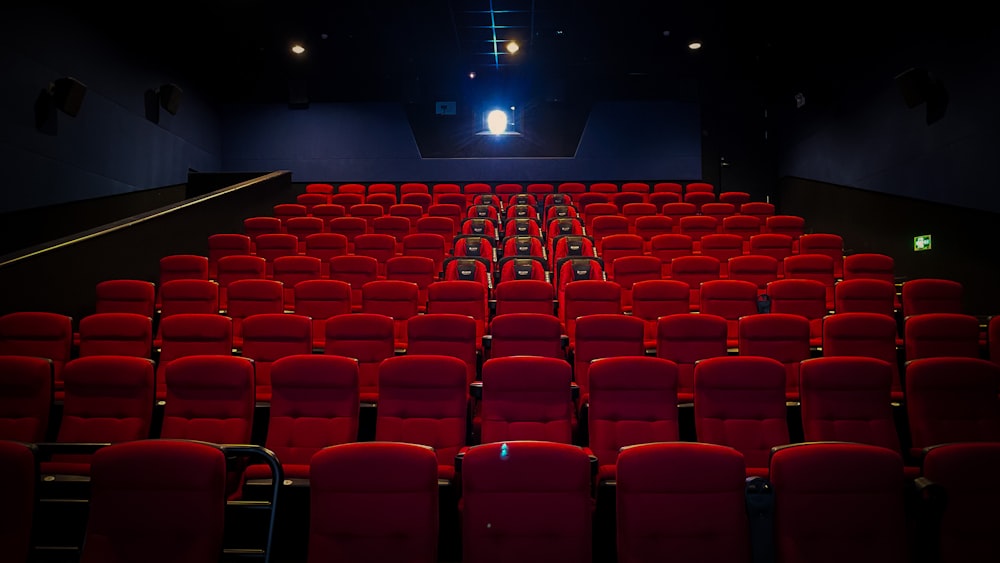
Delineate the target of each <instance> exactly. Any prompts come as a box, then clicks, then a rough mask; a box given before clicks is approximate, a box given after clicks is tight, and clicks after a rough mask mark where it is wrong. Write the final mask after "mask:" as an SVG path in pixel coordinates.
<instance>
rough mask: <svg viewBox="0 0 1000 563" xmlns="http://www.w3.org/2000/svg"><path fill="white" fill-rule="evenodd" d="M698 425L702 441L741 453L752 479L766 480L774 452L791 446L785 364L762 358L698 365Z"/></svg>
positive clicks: (718, 359) (723, 358)
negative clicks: (770, 459)
mask: <svg viewBox="0 0 1000 563" xmlns="http://www.w3.org/2000/svg"><path fill="white" fill-rule="evenodd" d="M694 421H695V433H696V434H697V436H698V441H699V442H708V443H713V444H719V445H722V446H730V447H732V448H735V449H737V450H739V451H740V452H741V453H742V454H743V457H744V458H745V459H746V466H747V476H748V477H749V476H758V477H764V478H767V477H768V459H769V457H770V454H771V448H773V447H776V446H781V445H784V444H788V443H789V442H790V439H789V431H788V413H787V410H786V407H785V366H784V365H782V363H781V362H779V361H778V360H775V359H773V358H766V357H760V356H720V357H715V358H706V359H703V360H701V361H699V362H698V363H696V364H695V366H694Z"/></svg>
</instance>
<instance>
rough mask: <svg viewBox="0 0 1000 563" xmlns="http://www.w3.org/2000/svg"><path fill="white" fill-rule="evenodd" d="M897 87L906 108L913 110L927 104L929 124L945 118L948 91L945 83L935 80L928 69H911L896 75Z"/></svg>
mask: <svg viewBox="0 0 1000 563" xmlns="http://www.w3.org/2000/svg"><path fill="white" fill-rule="evenodd" d="M896 85H897V86H898V87H899V93H900V94H902V96H903V101H904V102H905V103H906V107H908V108H910V109H913V108H915V107H917V106H919V105H920V104H924V103H926V104H927V124H928V125H930V124H932V123H934V122H935V121H938V120H939V119H941V118H942V117H944V113H945V110H946V109H947V108H948V90H947V89H946V88H945V87H944V82H942V81H941V80H940V79H936V78H933V77H932V76H931V75H930V73H929V72H927V70H926V69H922V68H910V69H907V70H905V71H903V72H901V73H899V74H898V75H896Z"/></svg>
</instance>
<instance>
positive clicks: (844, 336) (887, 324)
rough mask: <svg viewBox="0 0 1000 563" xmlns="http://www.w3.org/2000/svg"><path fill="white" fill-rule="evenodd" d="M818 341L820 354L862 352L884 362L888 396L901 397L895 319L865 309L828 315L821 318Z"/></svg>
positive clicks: (896, 398)
mask: <svg viewBox="0 0 1000 563" xmlns="http://www.w3.org/2000/svg"><path fill="white" fill-rule="evenodd" d="M822 344H823V356H863V357H870V358H876V359H879V360H882V361H884V362H886V363H888V364H889V366H890V369H891V370H892V382H891V395H892V400H893V401H902V400H903V387H902V386H901V383H900V382H901V378H900V364H899V357H900V354H899V347H898V345H897V343H896V321H895V319H892V318H890V317H886V316H885V315H881V314H879V313H868V312H849V313H834V314H832V315H828V316H827V317H826V318H825V319H824V320H823V342H822Z"/></svg>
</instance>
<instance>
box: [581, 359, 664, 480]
mask: <svg viewBox="0 0 1000 563" xmlns="http://www.w3.org/2000/svg"><path fill="white" fill-rule="evenodd" d="M589 375H590V406H589V408H588V409H587V432H588V437H589V441H588V447H589V449H590V451H591V452H592V453H593V454H594V455H595V456H596V457H597V462H598V465H599V468H598V474H597V479H598V482H601V481H604V480H607V479H614V478H615V465H616V463H617V459H618V455H619V454H618V452H619V450H621V448H623V447H625V446H630V445H633V444H643V443H647V442H673V441H677V440H678V439H679V435H680V430H679V423H678V411H677V364H675V363H673V362H671V361H670V360H664V359H663V358H654V357H651V356H616V357H607V358H601V359H598V360H595V361H594V363H593V364H591V366H590V374H589Z"/></svg>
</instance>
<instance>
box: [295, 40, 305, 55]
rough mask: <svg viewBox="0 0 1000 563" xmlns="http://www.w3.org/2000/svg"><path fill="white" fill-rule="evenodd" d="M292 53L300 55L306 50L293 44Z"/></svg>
mask: <svg viewBox="0 0 1000 563" xmlns="http://www.w3.org/2000/svg"><path fill="white" fill-rule="evenodd" d="M292 52H293V53H295V54H296V55H301V54H302V53H305V52H306V48H305V47H303V46H302V45H301V44H299V43H293V44H292Z"/></svg>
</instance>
